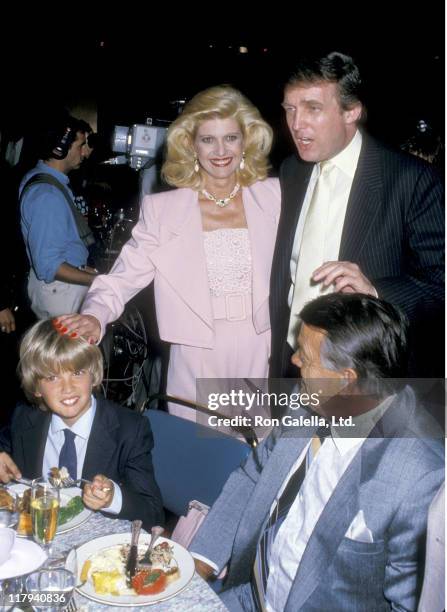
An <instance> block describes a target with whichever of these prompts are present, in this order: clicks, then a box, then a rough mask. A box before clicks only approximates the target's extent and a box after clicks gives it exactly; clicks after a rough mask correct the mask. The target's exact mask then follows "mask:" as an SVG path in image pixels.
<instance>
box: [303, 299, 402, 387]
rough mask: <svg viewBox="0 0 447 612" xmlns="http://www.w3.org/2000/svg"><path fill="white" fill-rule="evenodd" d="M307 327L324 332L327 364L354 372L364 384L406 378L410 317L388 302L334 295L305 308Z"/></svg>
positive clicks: (324, 355)
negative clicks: (350, 369)
mask: <svg viewBox="0 0 447 612" xmlns="http://www.w3.org/2000/svg"><path fill="white" fill-rule="evenodd" d="M300 318H301V320H302V322H304V323H305V324H306V325H309V326H312V327H316V328H318V329H320V330H322V331H324V333H325V336H326V338H325V339H324V341H323V342H322V345H321V362H322V364H323V365H324V366H325V367H328V368H329V369H334V370H342V369H344V368H352V369H353V370H354V371H355V372H356V373H357V376H358V378H359V380H362V379H363V381H368V380H369V381H373V380H376V381H378V380H379V379H384V378H385V379H386V378H403V377H404V376H405V374H406V362H407V331H408V319H407V317H406V315H405V314H404V313H403V312H402V311H401V310H399V309H398V308H396V307H395V306H393V305H392V304H389V303H388V302H385V301H383V300H380V299H378V298H374V297H371V296H369V295H364V294H361V293H331V294H329V295H324V296H321V297H318V298H317V299H315V300H313V301H311V302H309V303H308V304H306V306H304V308H303V309H302V311H301V313H300Z"/></svg>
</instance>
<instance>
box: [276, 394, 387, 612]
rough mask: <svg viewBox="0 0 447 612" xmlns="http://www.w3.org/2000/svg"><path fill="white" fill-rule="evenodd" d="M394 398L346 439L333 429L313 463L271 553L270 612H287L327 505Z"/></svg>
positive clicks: (345, 431)
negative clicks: (312, 537) (308, 550)
mask: <svg viewBox="0 0 447 612" xmlns="http://www.w3.org/2000/svg"><path fill="white" fill-rule="evenodd" d="M393 398H394V396H390V397H388V398H386V399H385V400H384V401H383V402H381V403H380V404H379V405H378V406H376V407H375V408H374V409H373V410H370V411H369V412H367V413H365V414H363V415H359V416H357V417H355V418H354V419H353V422H354V423H355V427H354V428H352V429H349V428H343V429H341V430H340V432H341V433H342V434H344V436H340V435H339V434H338V430H337V428H331V435H330V436H329V437H328V438H326V439H325V440H324V442H323V444H322V446H321V448H320V450H319V452H318V454H317V455H316V457H315V459H314V460H312V461H311V463H310V465H309V467H308V469H307V471H306V477H305V479H304V481H303V484H302V485H301V488H300V492H299V494H298V495H297V497H296V498H295V501H294V502H293V504H292V506H291V508H290V510H289V512H288V514H287V516H286V518H285V519H284V522H283V523H282V525H281V527H280V528H279V530H278V533H277V535H276V537H275V540H274V542H273V544H272V547H271V550H270V557H269V577H268V581H267V591H266V609H267V610H268V612H281V611H282V610H284V608H285V605H286V602H287V598H288V596H289V592H290V589H291V587H292V583H293V581H294V579H295V575H296V573H297V571H298V567H299V564H300V562H301V558H302V556H303V554H304V551H305V549H306V546H307V543H308V542H309V539H310V537H311V535H312V533H313V530H314V529H315V526H316V524H317V522H318V519H319V518H320V515H321V513H322V512H323V510H324V507H325V506H326V503H327V502H328V500H329V498H330V497H331V495H332V493H333V492H334V490H335V488H336V486H337V485H338V483H339V481H340V479H341V477H342V476H343V474H344V472H345V471H346V470H347V468H348V466H349V464H350V463H351V461H352V460H353V459H354V457H355V455H356V454H357V452H358V451H359V449H360V447H361V446H362V444H363V442H364V441H365V439H366V437H367V436H368V435H369V433H370V432H371V430H372V428H373V427H374V425H375V424H376V423H377V421H378V420H379V419H380V418H381V417H382V415H383V414H384V412H385V411H386V410H387V408H388V407H389V405H390V403H391V402H392V400H393ZM354 431H355V432H356V433H357V432H359V433H360V432H361V434H362V437H361V438H359V437H356V438H354V437H347V436H350V435H351V432H352V433H353V432H354ZM310 444H311V442H310V441H309V443H308V444H307V446H306V447H305V448H304V450H303V451H302V453H301V455H300V456H299V457H298V459H297V461H296V462H295V463H294V465H293V466H292V468H291V470H290V472H289V474H288V476H287V478H286V479H285V481H284V483H283V485H282V487H281V489H280V490H279V492H278V494H277V496H276V499H275V501H274V503H273V504H272V507H271V509H270V513H271V512H272V511H273V509H274V508H275V507H276V504H277V500H278V499H279V498H280V497H281V494H282V492H283V491H284V489H285V487H286V486H287V483H288V482H289V480H290V478H291V476H292V475H293V474H294V473H295V471H296V470H297V469H298V467H299V465H300V464H301V462H302V461H305V460H306V456H307V453H308V451H309V447H310ZM349 532H350V529H348V533H347V534H346V535H347V536H348V535H349Z"/></svg>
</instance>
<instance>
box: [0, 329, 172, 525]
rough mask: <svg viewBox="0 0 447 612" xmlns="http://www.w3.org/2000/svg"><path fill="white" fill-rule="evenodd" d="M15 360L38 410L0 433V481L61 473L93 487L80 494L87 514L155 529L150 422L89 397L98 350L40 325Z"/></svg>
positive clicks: (21, 409) (96, 379) (21, 414)
mask: <svg viewBox="0 0 447 612" xmlns="http://www.w3.org/2000/svg"><path fill="white" fill-rule="evenodd" d="M20 357H21V361H20V366H21V379H22V385H23V388H24V391H25V393H26V394H27V396H28V398H29V399H30V401H31V402H32V403H34V404H36V403H38V406H30V405H27V404H22V405H19V406H18V407H17V408H16V410H15V412H14V414H13V418H12V422H11V425H10V426H9V427H7V428H5V429H3V430H2V431H0V481H1V482H4V483H7V482H9V481H10V480H11V479H14V478H19V477H21V476H22V475H23V476H25V477H26V478H37V477H40V476H48V474H49V472H50V470H51V468H52V467H59V468H61V467H66V468H67V469H68V471H69V473H70V475H71V476H72V478H74V479H77V478H81V477H82V478H86V479H88V480H92V481H93V482H92V484H86V485H85V487H84V489H83V494H82V498H83V502H84V504H85V505H86V506H87V507H89V508H91V509H92V510H100V511H102V512H105V513H106V514H108V515H109V516H111V517H118V518H122V519H127V520H134V519H141V520H142V521H143V525H144V526H145V528H146V529H150V528H151V527H152V526H153V525H157V524H160V523H161V522H162V521H163V510H162V501H161V495H160V491H159V488H158V486H157V483H156V481H155V477H154V470H153V466H152V458H151V450H152V447H153V437H152V431H151V428H150V425H149V421H148V420H147V419H146V418H144V417H143V416H142V415H140V414H136V413H134V412H132V411H130V410H129V409H127V408H124V407H122V406H118V405H117V404H114V403H112V402H110V401H107V400H105V399H103V398H96V397H95V396H93V395H92V389H93V388H96V387H97V386H98V384H100V382H101V380H102V371H103V370H102V368H103V366H102V356H101V352H100V350H99V348H98V347H97V346H94V345H90V344H88V343H87V342H86V341H85V340H84V339H82V338H79V337H74V338H70V337H69V336H67V335H64V334H62V333H59V332H58V331H57V330H56V329H55V328H54V326H53V324H52V322H51V321H40V322H39V323H37V324H36V325H34V326H33V327H32V328H31V329H30V330H29V331H28V332H27V334H26V335H25V337H24V339H23V341H22V344H21V352H20Z"/></svg>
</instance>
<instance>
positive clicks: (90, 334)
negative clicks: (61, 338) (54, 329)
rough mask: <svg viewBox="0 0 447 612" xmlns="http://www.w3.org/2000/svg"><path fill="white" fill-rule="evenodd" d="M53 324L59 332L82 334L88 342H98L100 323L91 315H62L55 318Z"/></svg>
mask: <svg viewBox="0 0 447 612" xmlns="http://www.w3.org/2000/svg"><path fill="white" fill-rule="evenodd" d="M55 324H56V325H57V326H58V330H59V331H60V333H61V334H68V335H70V334H76V336H83V337H84V338H85V339H86V340H87V341H88V342H90V344H94V343H95V342H98V340H99V338H100V336H101V325H100V324H99V321H98V319H97V318H96V317H93V316H92V315H78V314H72V315H62V316H61V317H58V318H57V319H55ZM72 337H75V336H72Z"/></svg>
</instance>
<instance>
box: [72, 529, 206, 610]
mask: <svg viewBox="0 0 447 612" xmlns="http://www.w3.org/2000/svg"><path fill="white" fill-rule="evenodd" d="M149 541H150V535H149V534H141V536H140V540H139V543H138V559H140V560H141V559H142V557H143V556H144V553H145V552H146V549H147V547H148V544H149ZM129 550H130V533H128V534H125V533H116V534H113V535H108V536H103V537H100V538H96V539H95V540H91V541H90V542H86V543H85V544H83V545H82V546H80V547H79V548H77V549H76V550H72V551H71V552H70V554H69V555H68V557H67V561H66V567H67V568H69V569H71V570H72V569H73V567H74V566H75V565H76V566H77V569H76V571H77V574H78V583H79V582H80V583H81V586H78V587H77V590H78V591H79V593H81V595H84V597H88V598H89V599H91V600H93V601H96V602H98V603H101V604H106V605H110V606H129V607H130V606H149V605H151V604H154V603H156V602H159V601H164V600H166V599H170V598H171V597H174V596H176V595H178V593H180V592H181V591H183V589H185V588H186V586H187V585H188V584H189V582H190V581H191V579H192V577H193V576H194V560H193V558H192V557H191V555H190V553H189V552H188V551H187V550H186V549H185V548H183V546H180V544H177V542H173V541H172V540H168V539H167V538H159V539H158V544H156V545H155V546H154V548H153V549H152V551H151V562H152V567H151V568H150V569H148V568H145V569H142V570H138V568H137V572H136V574H135V576H134V577H133V578H132V583H131V586H128V584H127V582H126V561H127V557H128V555H129ZM75 559H76V563H75Z"/></svg>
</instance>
